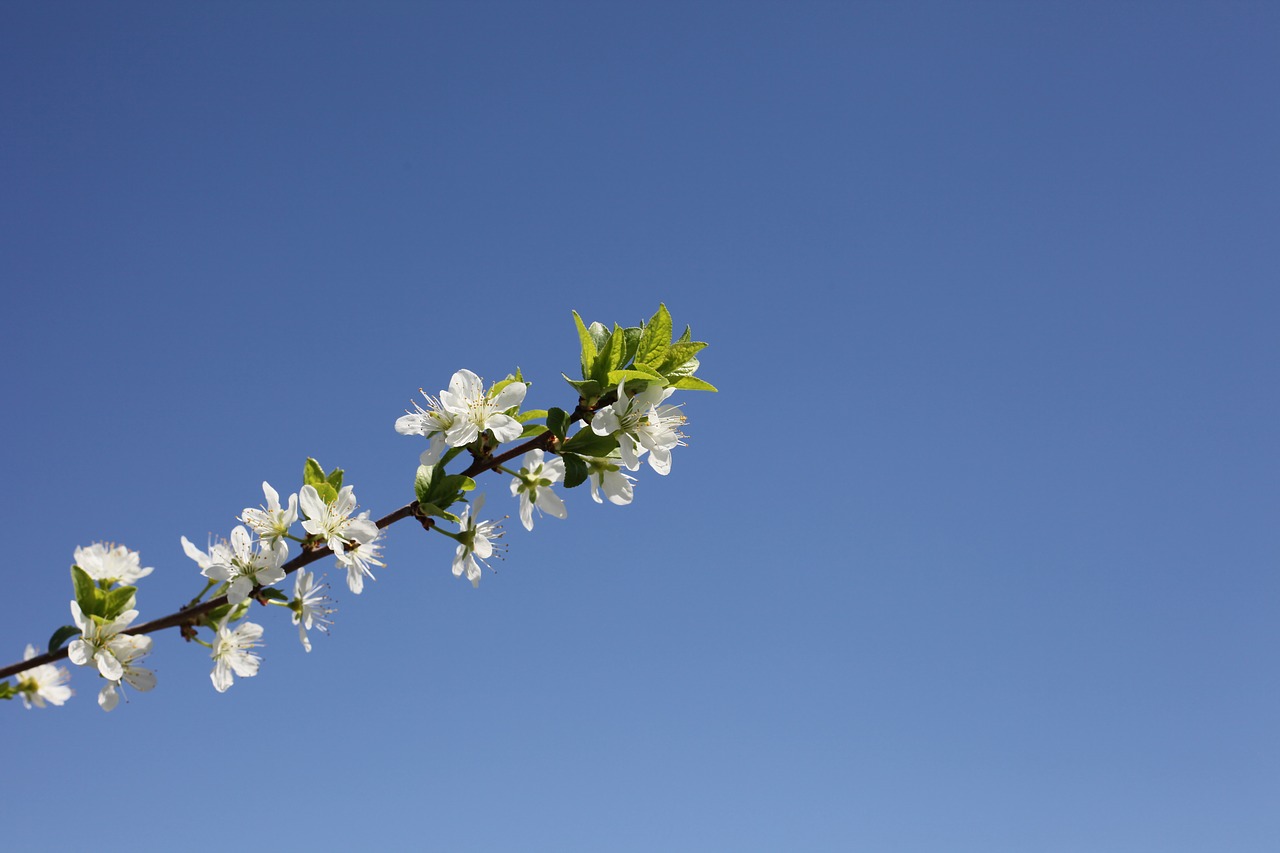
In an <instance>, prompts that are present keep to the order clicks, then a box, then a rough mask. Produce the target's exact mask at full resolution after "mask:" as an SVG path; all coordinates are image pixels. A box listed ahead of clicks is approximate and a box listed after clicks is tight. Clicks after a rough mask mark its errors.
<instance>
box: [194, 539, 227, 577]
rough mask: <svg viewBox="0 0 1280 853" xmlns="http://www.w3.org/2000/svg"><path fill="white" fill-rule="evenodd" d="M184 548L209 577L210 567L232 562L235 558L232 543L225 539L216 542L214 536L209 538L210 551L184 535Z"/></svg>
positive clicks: (201, 571) (203, 573)
mask: <svg viewBox="0 0 1280 853" xmlns="http://www.w3.org/2000/svg"><path fill="white" fill-rule="evenodd" d="M182 550H183V553H185V554H186V555H187V556H188V557H190V558H191V559H193V560H195V561H196V565H197V566H198V567H199V568H200V574H202V575H204V576H205V577H208V576H209V575H208V569H209V567H211V566H214V565H225V564H227V563H230V562H231V560H232V559H233V558H234V555H233V554H232V551H231V544H230V543H229V542H227V540H225V539H219V540H218V541H217V542H214V541H213V539H212V538H210V540H209V552H208V553H205V552H204V551H201V550H200V549H199V548H197V547H196V546H195V545H193V544H192V543H191V540H189V539H187V537H185V536H183V537H182Z"/></svg>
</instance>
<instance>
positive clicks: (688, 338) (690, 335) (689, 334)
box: [676, 326, 693, 344]
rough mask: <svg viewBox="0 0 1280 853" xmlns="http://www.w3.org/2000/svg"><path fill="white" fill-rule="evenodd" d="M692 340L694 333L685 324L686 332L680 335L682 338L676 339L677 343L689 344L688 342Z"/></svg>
mask: <svg viewBox="0 0 1280 853" xmlns="http://www.w3.org/2000/svg"><path fill="white" fill-rule="evenodd" d="M691 340H693V333H692V332H690V331H689V327H688V326H685V327H684V334H682V335H680V340H678V341H676V343H678V344H687V343H689V341H691Z"/></svg>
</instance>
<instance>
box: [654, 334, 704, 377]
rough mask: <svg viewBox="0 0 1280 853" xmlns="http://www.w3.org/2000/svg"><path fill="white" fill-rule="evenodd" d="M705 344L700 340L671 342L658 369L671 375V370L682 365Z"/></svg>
mask: <svg viewBox="0 0 1280 853" xmlns="http://www.w3.org/2000/svg"><path fill="white" fill-rule="evenodd" d="M704 347H706V344H705V343H703V342H701V341H687V342H684V343H678V344H672V345H671V348H670V349H668V350H667V354H666V356H665V357H664V358H663V359H662V364H661V365H659V367H658V369H659V370H661V371H662V372H663V374H664V375H666V376H671V373H672V371H673V370H676V369H678V368H680V367H681V366H683V365H684V364H685V363H686V362H687V361H689V359H691V358H693V357H694V356H695V355H697V354H698V353H699V352H701V351H702V349H703V348H704Z"/></svg>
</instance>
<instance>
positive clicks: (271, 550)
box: [182, 524, 289, 604]
mask: <svg viewBox="0 0 1280 853" xmlns="http://www.w3.org/2000/svg"><path fill="white" fill-rule="evenodd" d="M255 545H256V547H255ZM182 547H183V548H188V549H189V550H188V551H187V556H189V557H191V558H192V559H193V560H195V561H196V564H197V565H200V563H201V559H202V558H204V560H205V561H207V563H208V565H204V566H202V567H201V568H202V571H201V574H203V575H204V576H205V577H207V578H209V579H210V580H216V581H222V582H223V583H227V584H230V587H229V588H228V590H227V601H228V602H230V603H231V604H239V603H240V602H242V601H244V600H245V599H246V598H248V597H249V593H251V592H253V587H254V585H255V584H257V585H261V586H270V585H271V584H273V583H277V582H279V581H282V580H284V569H283V568H281V565H282V564H283V563H284V561H285V558H286V557H288V556H289V546H288V545H286V544H285V543H284V542H282V541H277V542H276V543H275V544H274V545H271V546H267V545H266V543H265V542H264V541H262V540H259V541H258V542H256V543H255V542H254V541H253V539H252V538H251V537H250V536H249V531H248V530H247V529H246V528H245V527H244V526H243V525H240V524H237V525H236V527H235V529H234V530H232V531H231V542H230V544H229V545H228V546H227V547H222V548H219V547H216V546H215V547H213V548H210V553H209V555H208V556H207V557H206V556H205V555H204V554H203V553H201V552H200V551H199V550H197V549H196V548H195V546H194V545H191V543H189V542H187V540H186V538H185V537H184V538H183V540H182ZM193 552H194V553H193Z"/></svg>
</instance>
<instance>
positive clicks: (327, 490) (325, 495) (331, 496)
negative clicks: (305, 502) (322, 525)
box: [315, 483, 338, 504]
mask: <svg viewBox="0 0 1280 853" xmlns="http://www.w3.org/2000/svg"><path fill="white" fill-rule="evenodd" d="M315 490H316V494H318V495H319V496H320V500H322V501H324V502H325V503H327V504H331V503H333V502H334V501H336V500H337V499H338V490H337V489H335V488H334V487H333V486H331V485H329V484H328V483H320V484H319V485H317V486H315Z"/></svg>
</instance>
